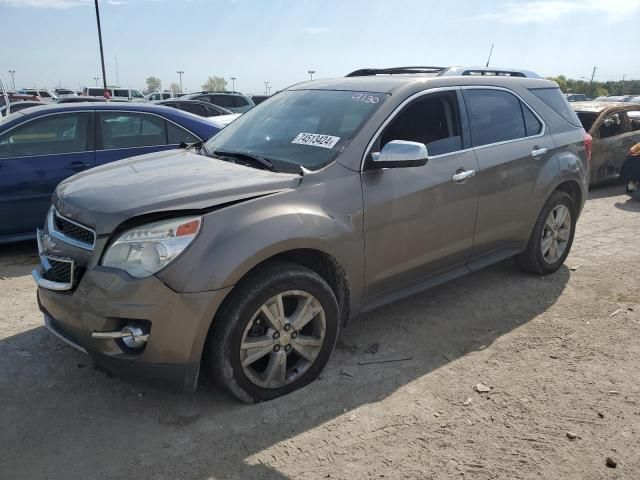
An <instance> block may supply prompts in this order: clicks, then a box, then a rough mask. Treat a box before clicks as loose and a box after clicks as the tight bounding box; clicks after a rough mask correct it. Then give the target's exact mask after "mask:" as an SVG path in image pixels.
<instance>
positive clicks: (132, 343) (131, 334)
mask: <svg viewBox="0 0 640 480" xmlns="http://www.w3.org/2000/svg"><path fill="white" fill-rule="evenodd" d="M121 338H122V341H123V342H124V344H125V345H126V346H127V347H129V348H140V347H142V346H143V345H144V344H145V343H147V339H148V338H149V335H147V334H145V333H144V332H143V331H142V329H141V328H140V327H136V326H135V325H126V326H125V327H124V328H123V329H122V337H121Z"/></svg>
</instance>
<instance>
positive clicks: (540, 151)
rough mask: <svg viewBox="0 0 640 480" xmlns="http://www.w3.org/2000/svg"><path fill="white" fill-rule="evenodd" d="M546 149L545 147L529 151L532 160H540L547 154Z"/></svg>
mask: <svg viewBox="0 0 640 480" xmlns="http://www.w3.org/2000/svg"><path fill="white" fill-rule="evenodd" d="M547 151H548V150H547V149H546V148H545V147H542V148H539V147H533V150H531V156H532V157H533V158H536V159H538V158H540V157H541V156H542V155H544V154H545V153H547Z"/></svg>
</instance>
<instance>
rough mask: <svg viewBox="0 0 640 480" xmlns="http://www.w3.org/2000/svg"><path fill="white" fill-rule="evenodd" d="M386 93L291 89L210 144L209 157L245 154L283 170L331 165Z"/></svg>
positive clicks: (237, 123)
mask: <svg viewBox="0 0 640 480" xmlns="http://www.w3.org/2000/svg"><path fill="white" fill-rule="evenodd" d="M386 98H387V95H386V94H384V93H371V92H349V91H332V90H289V91H284V92H281V93H279V94H278V95H276V96H274V97H273V98H272V99H271V100H269V101H268V102H265V103H262V104H260V105H259V106H257V107H256V108H254V109H252V110H249V112H247V113H245V114H244V115H242V116H241V117H239V118H238V119H237V120H235V121H234V122H232V123H231V124H229V125H228V126H227V127H225V128H224V129H223V130H221V131H220V132H219V133H218V134H216V135H215V136H213V137H212V138H211V139H210V140H209V141H207V143H206V145H205V146H206V150H207V152H208V154H210V155H214V156H215V152H244V153H251V154H253V155H259V156H261V157H264V158H267V159H268V160H270V161H271V162H272V163H273V164H274V166H275V167H276V168H277V169H278V170H281V171H288V172H296V173H297V172H299V166H301V165H302V166H304V167H305V168H308V169H310V170H317V169H319V168H322V167H323V166H325V165H327V164H328V163H330V162H332V161H333V160H334V159H335V157H336V156H337V155H338V154H339V153H340V152H342V151H343V150H344V149H345V148H346V146H347V145H348V144H349V143H350V142H351V140H352V139H353V138H354V137H355V135H356V134H357V132H358V131H359V130H360V128H361V127H362V125H364V123H365V122H366V121H367V120H368V119H369V117H370V116H371V115H372V114H373V112H374V111H376V110H377V109H378V108H379V107H380V105H381V104H382V103H383V102H384V101H385V100H386Z"/></svg>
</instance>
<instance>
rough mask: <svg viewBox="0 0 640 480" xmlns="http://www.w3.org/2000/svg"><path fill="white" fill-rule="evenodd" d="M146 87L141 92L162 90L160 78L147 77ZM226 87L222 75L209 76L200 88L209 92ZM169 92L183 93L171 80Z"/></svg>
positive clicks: (222, 89) (218, 90)
mask: <svg viewBox="0 0 640 480" xmlns="http://www.w3.org/2000/svg"><path fill="white" fill-rule="evenodd" d="M145 82H146V85H147V86H146V87H145V89H144V91H143V93H144V94H145V95H146V94H148V93H154V92H161V91H162V80H160V79H159V78H158V77H147V79H146V80H145ZM226 88H227V81H226V80H225V79H224V77H216V76H213V77H209V78H208V79H207V81H206V82H205V83H203V84H202V90H205V91H209V92H222V91H224V90H226ZM168 90H169V91H170V92H173V93H183V92H181V91H180V85H179V84H177V83H175V82H173V83H172V84H171V85H169V89H168Z"/></svg>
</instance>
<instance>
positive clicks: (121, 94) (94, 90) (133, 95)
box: [82, 87, 145, 102]
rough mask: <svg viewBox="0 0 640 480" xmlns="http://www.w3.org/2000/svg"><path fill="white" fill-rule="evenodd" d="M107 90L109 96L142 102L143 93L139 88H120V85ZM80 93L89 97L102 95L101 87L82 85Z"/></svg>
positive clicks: (143, 99) (102, 89)
mask: <svg viewBox="0 0 640 480" xmlns="http://www.w3.org/2000/svg"><path fill="white" fill-rule="evenodd" d="M107 91H108V92H109V95H111V98H120V99H126V100H132V101H136V102H144V101H145V98H144V95H142V94H141V93H140V91H139V90H136V89H134V88H120V87H108V88H107ZM82 95H84V96H89V97H102V96H104V88H103V87H84V88H83V89H82Z"/></svg>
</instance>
